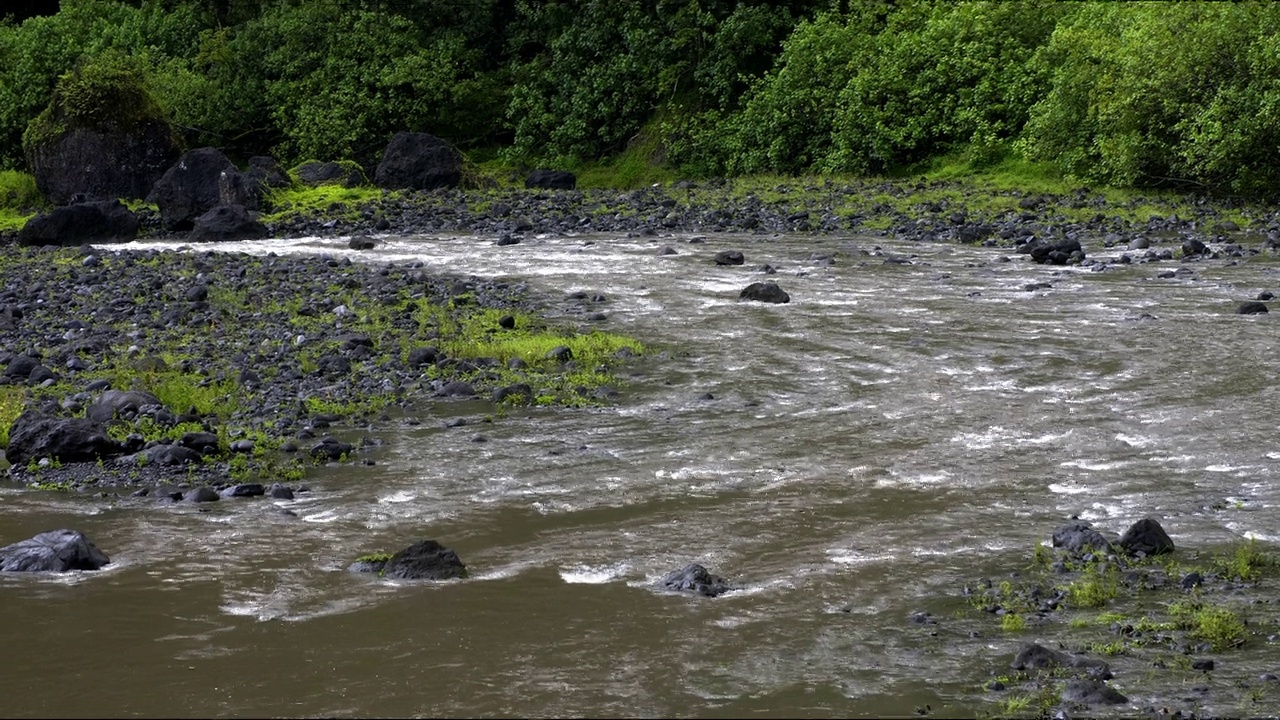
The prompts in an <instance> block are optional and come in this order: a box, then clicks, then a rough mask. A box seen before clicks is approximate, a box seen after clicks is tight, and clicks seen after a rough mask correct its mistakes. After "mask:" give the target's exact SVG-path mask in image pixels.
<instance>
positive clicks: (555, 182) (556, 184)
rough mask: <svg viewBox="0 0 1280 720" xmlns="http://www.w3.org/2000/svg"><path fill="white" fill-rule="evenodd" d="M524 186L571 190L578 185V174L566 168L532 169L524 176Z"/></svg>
mask: <svg viewBox="0 0 1280 720" xmlns="http://www.w3.org/2000/svg"><path fill="white" fill-rule="evenodd" d="M524 186H525V187H526V188H541V189H544V190H573V189H574V188H576V187H578V176H577V175H574V174H573V173H571V172H568V171H566V170H534V171H533V172H531V173H529V174H528V175H527V176H526V177H525V179H524Z"/></svg>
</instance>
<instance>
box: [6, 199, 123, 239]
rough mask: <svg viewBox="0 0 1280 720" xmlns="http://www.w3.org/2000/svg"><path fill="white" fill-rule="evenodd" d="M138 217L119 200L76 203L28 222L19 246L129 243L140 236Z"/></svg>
mask: <svg viewBox="0 0 1280 720" xmlns="http://www.w3.org/2000/svg"><path fill="white" fill-rule="evenodd" d="M138 226H139V221H138V216H137V215H134V214H133V212H131V211H130V210H129V208H127V207H125V206H124V205H122V204H121V203H120V201H119V200H108V201H99V202H85V203H76V204H75V205H66V206H63V207H57V208H54V209H53V210H50V211H49V212H48V213H46V214H43V215H37V216H36V217H33V218H31V219H30V220H28V221H27V224H26V225H23V226H22V229H21V230H19V231H18V244H19V245H63V246H67V245H85V244H88V243H95V242H128V241H130V240H133V239H134V238H136V237H137V236H138Z"/></svg>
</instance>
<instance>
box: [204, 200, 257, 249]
mask: <svg viewBox="0 0 1280 720" xmlns="http://www.w3.org/2000/svg"><path fill="white" fill-rule="evenodd" d="M270 234H271V233H270V231H268V230H267V226H266V225H263V224H262V223H261V222H260V221H259V220H258V219H257V218H255V217H253V216H252V215H250V214H249V211H248V210H246V209H245V208H244V206H242V205H218V206H216V207H213V208H211V209H210V210H209V211H208V212H206V213H204V214H203V215H201V216H200V217H198V218H196V221H195V225H194V226H193V227H192V229H191V234H190V235H188V236H187V240H189V241H191V242H233V241H236V240H261V239H263V238H265V237H267V236H269V235H270Z"/></svg>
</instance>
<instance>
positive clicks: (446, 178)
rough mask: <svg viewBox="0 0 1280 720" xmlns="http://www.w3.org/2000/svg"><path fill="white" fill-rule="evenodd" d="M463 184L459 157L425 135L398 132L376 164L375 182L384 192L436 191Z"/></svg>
mask: <svg viewBox="0 0 1280 720" xmlns="http://www.w3.org/2000/svg"><path fill="white" fill-rule="evenodd" d="M461 181H462V154H461V153H459V152H458V151H457V150H456V149H454V147H453V146H452V145H450V144H449V143H447V142H445V141H444V140H441V139H440V138H438V137H436V136H435V135H428V134H427V133H411V132H399V133H396V135H395V137H394V138H392V139H391V142H390V143H389V144H388V145H387V149H386V151H385V152H383V154H382V162H380V163H378V171H377V173H376V175H375V182H376V184H377V185H378V187H380V188H384V189H387V190H435V189H437V188H453V187H457V186H458V183H460V182H461Z"/></svg>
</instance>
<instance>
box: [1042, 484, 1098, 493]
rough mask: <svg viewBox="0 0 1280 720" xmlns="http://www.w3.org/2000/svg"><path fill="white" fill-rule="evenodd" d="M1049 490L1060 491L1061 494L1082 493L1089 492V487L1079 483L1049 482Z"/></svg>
mask: <svg viewBox="0 0 1280 720" xmlns="http://www.w3.org/2000/svg"><path fill="white" fill-rule="evenodd" d="M1049 492H1052V493H1058V494H1059V495H1080V494H1082V493H1087V492H1089V488H1087V487H1081V486H1079V485H1074V484H1073V485H1063V484H1062V483H1049Z"/></svg>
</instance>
